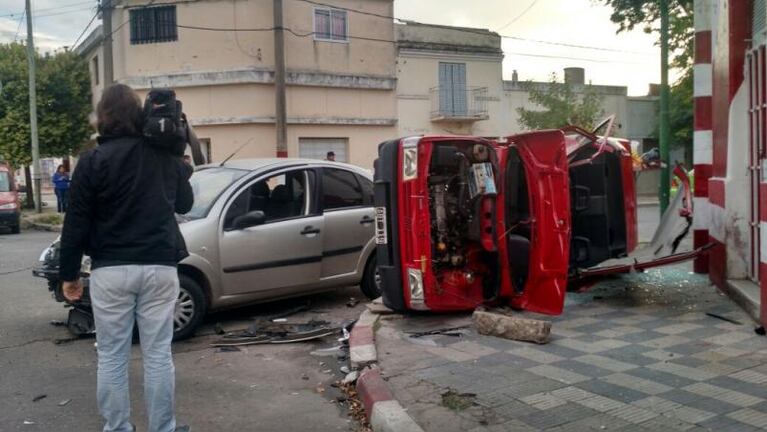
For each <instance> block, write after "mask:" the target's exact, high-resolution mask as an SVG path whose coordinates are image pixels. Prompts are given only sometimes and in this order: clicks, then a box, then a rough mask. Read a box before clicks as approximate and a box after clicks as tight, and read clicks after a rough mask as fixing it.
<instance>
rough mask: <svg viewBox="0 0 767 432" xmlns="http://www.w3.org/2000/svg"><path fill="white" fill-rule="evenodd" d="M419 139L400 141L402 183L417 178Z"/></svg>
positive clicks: (411, 138)
mask: <svg viewBox="0 0 767 432" xmlns="http://www.w3.org/2000/svg"><path fill="white" fill-rule="evenodd" d="M420 140H421V137H410V138H405V139H404V140H402V181H410V180H415V179H416V178H418V141H420Z"/></svg>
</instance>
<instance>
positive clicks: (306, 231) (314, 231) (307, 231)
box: [301, 226, 320, 235]
mask: <svg viewBox="0 0 767 432" xmlns="http://www.w3.org/2000/svg"><path fill="white" fill-rule="evenodd" d="M319 233H320V229H319V228H315V227H313V226H308V227H306V228H304V230H303V231H301V235H309V234H319Z"/></svg>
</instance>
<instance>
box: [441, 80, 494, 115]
mask: <svg viewBox="0 0 767 432" xmlns="http://www.w3.org/2000/svg"><path fill="white" fill-rule="evenodd" d="M487 92H488V90H487V87H466V88H463V89H462V88H455V87H445V86H438V87H433V88H431V89H430V90H429V98H430V99H431V121H435V122H436V121H469V122H473V121H479V120H487V119H488V118H490V117H489V115H488V113H487Z"/></svg>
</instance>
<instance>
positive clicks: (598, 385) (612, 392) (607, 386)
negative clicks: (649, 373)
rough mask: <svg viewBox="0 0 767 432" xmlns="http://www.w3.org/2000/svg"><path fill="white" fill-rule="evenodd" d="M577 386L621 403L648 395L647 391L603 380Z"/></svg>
mask: <svg viewBox="0 0 767 432" xmlns="http://www.w3.org/2000/svg"><path fill="white" fill-rule="evenodd" d="M576 387H578V388H581V389H583V390H586V391H589V392H591V393H596V394H598V395H602V396H605V397H609V398H612V399H615V400H617V401H620V402H621V403H629V402H633V401H635V400H639V399H644V398H645V397H647V393H642V392H640V391H637V390H632V389H630V388H626V387H622V386H619V385H615V384H611V383H608V382H606V381H603V380H591V381H587V382H582V383H578V384H576Z"/></svg>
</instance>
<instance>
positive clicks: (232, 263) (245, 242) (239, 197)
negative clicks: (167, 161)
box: [33, 159, 380, 340]
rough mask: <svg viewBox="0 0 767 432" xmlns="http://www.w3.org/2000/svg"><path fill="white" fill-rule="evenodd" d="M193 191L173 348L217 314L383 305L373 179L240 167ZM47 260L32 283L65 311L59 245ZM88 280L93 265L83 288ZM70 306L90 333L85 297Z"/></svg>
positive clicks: (248, 163) (200, 178)
mask: <svg viewBox="0 0 767 432" xmlns="http://www.w3.org/2000/svg"><path fill="white" fill-rule="evenodd" d="M191 183H192V189H193V191H194V207H193V208H192V210H191V211H190V212H189V213H187V214H186V215H183V216H179V217H178V219H179V222H180V227H181V232H182V234H183V235H184V239H185V241H186V244H187V248H188V250H189V254H190V256H189V257H187V258H186V259H184V260H183V261H182V262H181V263H180V264H179V266H178V273H179V279H180V282H181V290H180V293H179V298H178V301H177V303H176V312H175V317H174V319H175V334H174V339H175V340H179V339H183V338H186V337H188V336H190V335H192V334H193V332H194V330H195V329H196V328H197V327H198V326H199V325H200V323H201V322H202V320H203V318H204V316H205V315H206V314H207V313H209V312H212V311H220V310H223V309H228V308H234V307H239V306H244V305H248V304H253V303H259V302H266V301H270V300H276V299H282V298H288V297H295V296H301V295H306V294H311V293H316V292H320V291H326V290H331V289H334V288H337V287H342V286H349V285H355V284H359V285H360V288H361V289H362V292H363V293H364V294H365V295H366V296H368V297H370V298H374V297H378V296H379V295H380V290H379V287H378V284H377V278H376V266H375V243H374V241H373V232H374V228H373V223H374V211H373V182H372V178H371V175H370V173H369V172H367V171H365V170H363V169H361V168H358V167H355V166H352V165H347V164H342V163H334V162H324V161H316V160H302V159H252V160H233V161H230V162H227V163H226V164H221V165H205V166H201V167H198V168H197V169H196V171H195V173H194V175H193V176H192V178H191ZM40 259H41V263H40V265H38V266H37V267H36V268H35V269H34V270H33V273H34V274H35V275H36V276H40V277H44V278H46V279H48V281H49V289H50V290H51V292H52V293H53V295H54V298H55V299H56V300H58V301H65V300H64V298H63V296H62V295H61V284H60V282H59V280H58V246H57V243H54V244H53V245H52V246H51V247H50V248H48V249H47V250H46V251H44V252H43V254H42V255H41V257H40ZM89 272H90V264H89V260H88V259H87V258H86V259H85V260H84V262H83V269H82V275H83V277H84V278H85V282H86V285H87V278H88V274H89ZM86 292H87V290H86ZM73 306H74V308H73V309H72V311H71V312H70V324H73V325H70V329H72V330H73V331H75V332H78V331H79V330H80V329H84V330H86V331H90V330H92V322H90V323H89V322H88V321H87V319H88V316H89V315H90V300H89V298H88V296H87V295H85V296H84V297H83V299H81V300H80V301H78V302H76V303H74V304H73ZM89 326H90V327H89Z"/></svg>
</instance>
